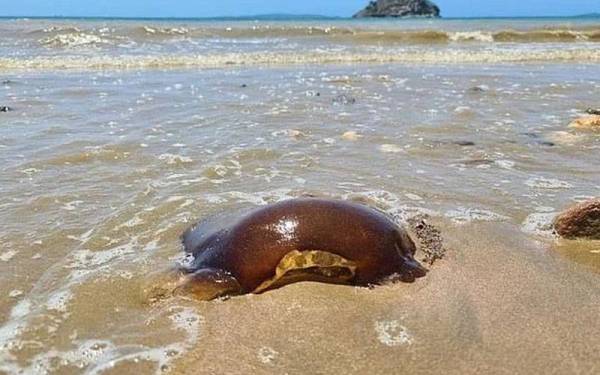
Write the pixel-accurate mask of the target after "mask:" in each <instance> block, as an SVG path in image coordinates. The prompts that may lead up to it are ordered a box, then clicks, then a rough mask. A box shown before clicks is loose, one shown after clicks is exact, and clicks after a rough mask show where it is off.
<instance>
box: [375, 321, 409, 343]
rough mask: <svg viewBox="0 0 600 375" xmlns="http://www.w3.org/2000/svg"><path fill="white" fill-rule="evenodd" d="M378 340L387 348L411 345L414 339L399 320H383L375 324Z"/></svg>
mask: <svg viewBox="0 0 600 375" xmlns="http://www.w3.org/2000/svg"><path fill="white" fill-rule="evenodd" d="M375 332H376V333H377V340H379V342H380V343H382V344H383V345H386V346H400V345H410V344H412V343H413V337H412V336H411V335H410V334H409V333H408V330H407V329H406V327H405V326H403V325H401V324H400V323H399V322H398V321H397V320H381V321H376V322H375Z"/></svg>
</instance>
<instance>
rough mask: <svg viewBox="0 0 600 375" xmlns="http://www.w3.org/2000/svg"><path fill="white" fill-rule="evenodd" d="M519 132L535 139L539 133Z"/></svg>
mask: <svg viewBox="0 0 600 375" xmlns="http://www.w3.org/2000/svg"><path fill="white" fill-rule="evenodd" d="M521 134H523V135H524V136H526V137H529V138H535V139H537V138H539V137H540V135H539V134H538V133H521Z"/></svg>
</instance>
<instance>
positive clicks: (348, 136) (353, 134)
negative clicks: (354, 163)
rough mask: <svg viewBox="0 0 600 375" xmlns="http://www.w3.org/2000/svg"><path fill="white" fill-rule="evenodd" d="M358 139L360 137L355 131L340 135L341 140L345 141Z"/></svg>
mask: <svg viewBox="0 0 600 375" xmlns="http://www.w3.org/2000/svg"><path fill="white" fill-rule="evenodd" d="M360 137H361V136H360V135H358V134H357V133H356V132H355V131H347V132H345V133H344V134H342V139H345V140H346V141H356V140H358V138H360Z"/></svg>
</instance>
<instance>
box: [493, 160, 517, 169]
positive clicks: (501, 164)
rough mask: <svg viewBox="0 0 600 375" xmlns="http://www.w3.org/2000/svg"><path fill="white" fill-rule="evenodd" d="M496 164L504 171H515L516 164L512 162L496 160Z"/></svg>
mask: <svg viewBox="0 0 600 375" xmlns="http://www.w3.org/2000/svg"><path fill="white" fill-rule="evenodd" d="M494 164H496V165H497V166H499V167H500V168H504V169H513V168H514V166H515V162H514V161H512V160H496V161H494Z"/></svg>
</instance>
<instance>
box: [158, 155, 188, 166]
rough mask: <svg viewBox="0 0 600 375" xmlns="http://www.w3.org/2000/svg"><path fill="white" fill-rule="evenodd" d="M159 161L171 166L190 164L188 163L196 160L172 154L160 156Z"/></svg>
mask: <svg viewBox="0 0 600 375" xmlns="http://www.w3.org/2000/svg"><path fill="white" fill-rule="evenodd" d="M158 160H162V161H166V162H167V164H169V165H174V164H188V163H193V162H194V160H193V159H192V158H190V157H187V156H183V155H178V154H170V153H166V154H161V155H159V156H158Z"/></svg>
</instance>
